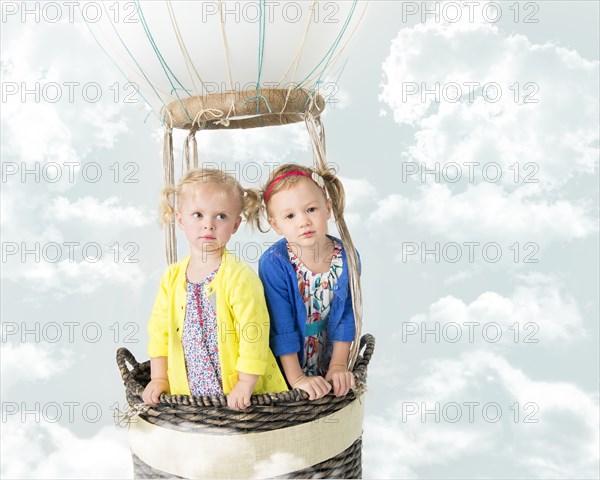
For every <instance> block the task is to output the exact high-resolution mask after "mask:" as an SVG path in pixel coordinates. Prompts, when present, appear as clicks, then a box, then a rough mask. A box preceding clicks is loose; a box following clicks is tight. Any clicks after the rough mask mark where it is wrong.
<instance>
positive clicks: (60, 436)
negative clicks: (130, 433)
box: [0, 414, 133, 479]
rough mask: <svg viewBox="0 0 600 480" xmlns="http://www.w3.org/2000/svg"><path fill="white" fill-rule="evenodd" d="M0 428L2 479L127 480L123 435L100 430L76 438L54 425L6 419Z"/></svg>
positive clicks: (126, 449) (110, 429) (128, 464)
mask: <svg viewBox="0 0 600 480" xmlns="http://www.w3.org/2000/svg"><path fill="white" fill-rule="evenodd" d="M8 418H9V421H7V422H3V426H2V450H1V454H0V455H1V457H2V462H1V464H2V471H1V473H2V477H3V478H15V479H17V478H18V479H37V478H47V479H65V478H73V479H84V478H90V479H99V478H115V479H117V478H120V479H122V478H131V477H132V475H133V472H132V462H131V456H130V453H129V447H128V445H127V435H126V433H127V431H126V430H125V429H119V428H117V427H114V426H108V427H103V428H102V429H100V430H99V431H98V432H97V433H96V434H95V435H94V436H92V437H90V438H80V437H78V436H76V435H74V434H73V433H72V432H71V431H69V430H68V429H67V428H65V427H63V426H62V425H60V424H58V423H49V422H46V421H43V422H41V423H34V422H21V421H20V420H21V418H20V416H19V415H18V414H17V415H15V416H10V417H8Z"/></svg>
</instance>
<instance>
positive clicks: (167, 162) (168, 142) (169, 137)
mask: <svg viewBox="0 0 600 480" xmlns="http://www.w3.org/2000/svg"><path fill="white" fill-rule="evenodd" d="M163 171H164V178H165V187H169V188H173V187H174V186H175V162H174V159H173V129H172V128H171V127H170V126H169V125H165V131H164V139H163ZM173 195H174V194H173ZM165 244H166V245H165V247H166V255H167V263H168V264H169V265H171V264H172V263H175V262H176V261H177V237H176V236H175V221H172V222H170V223H169V224H168V225H167V229H166V231H165Z"/></svg>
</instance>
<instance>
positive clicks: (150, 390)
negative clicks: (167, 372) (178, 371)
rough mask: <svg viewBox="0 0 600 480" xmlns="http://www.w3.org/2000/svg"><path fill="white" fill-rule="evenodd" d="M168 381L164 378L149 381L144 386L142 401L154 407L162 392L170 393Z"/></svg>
mask: <svg viewBox="0 0 600 480" xmlns="http://www.w3.org/2000/svg"><path fill="white" fill-rule="evenodd" d="M170 391H171V389H170V388H169V381H168V380H166V379H164V378H155V379H154V380H150V383H149V384H148V385H146V388H145V389H144V393H142V400H143V401H144V402H145V403H148V404H150V405H156V404H157V403H158V401H159V400H158V398H159V397H160V394H161V393H163V392H166V393H170Z"/></svg>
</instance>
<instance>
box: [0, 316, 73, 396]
mask: <svg viewBox="0 0 600 480" xmlns="http://www.w3.org/2000/svg"><path fill="white" fill-rule="evenodd" d="M22 325H23V324H16V323H15V322H6V321H5V322H3V325H2V332H3V337H2V346H1V347H0V348H1V350H2V363H1V364H0V367H1V372H2V375H1V377H2V389H1V391H2V397H3V398H5V397H6V396H7V394H8V393H9V391H10V389H11V388H12V387H13V386H14V385H16V384H18V383H21V382H25V383H32V382H39V381H41V380H47V379H49V378H50V377H53V376H56V375H59V374H61V373H63V372H64V371H65V370H66V369H68V368H69V367H70V366H71V365H72V364H73V360H72V353H71V352H70V351H68V350H64V349H58V348H51V347H50V346H48V345H44V344H31V343H19V344H16V345H13V344H11V343H5V342H9V341H10V340H11V338H12V337H16V338H17V339H19V337H20V332H21V329H22Z"/></svg>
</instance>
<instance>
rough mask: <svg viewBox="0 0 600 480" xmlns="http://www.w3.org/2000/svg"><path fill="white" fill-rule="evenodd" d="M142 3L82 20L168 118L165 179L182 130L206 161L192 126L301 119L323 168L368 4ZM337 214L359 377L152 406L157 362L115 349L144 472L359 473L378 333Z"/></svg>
mask: <svg viewBox="0 0 600 480" xmlns="http://www.w3.org/2000/svg"><path fill="white" fill-rule="evenodd" d="M81 3H82V8H85V2H81ZM129 3H130V2H129ZM133 5H134V6H135V12H133V13H134V14H131V15H129V21H127V18H124V17H123V16H122V17H121V18H120V19H119V20H120V21H115V20H116V18H115V15H114V14H111V12H109V11H108V9H107V6H106V4H104V3H102V8H104V9H105V12H106V14H105V15H102V16H100V18H99V19H95V21H93V22H89V21H88V22H86V24H87V26H88V27H89V31H90V34H91V35H92V36H93V37H94V38H95V39H96V41H97V42H98V44H99V46H100V47H101V48H102V49H103V50H104V51H105V52H106V54H107V55H109V56H110V58H111V59H112V60H113V61H114V63H115V66H116V68H118V69H119V70H120V71H121V72H122V73H123V75H124V76H125V77H126V78H127V79H128V80H129V81H130V82H133V83H135V84H136V85H138V87H139V95H140V96H141V98H143V100H144V101H145V103H146V105H147V108H148V110H149V112H150V113H151V114H152V115H154V117H155V118H156V119H157V120H158V121H160V122H161V123H162V124H163V126H164V148H163V167H164V176H165V186H173V185H174V183H175V167H174V158H173V139H172V138H173V137H172V132H173V129H174V128H177V129H185V130H187V131H189V134H188V135H187V137H186V139H185V145H184V165H185V168H186V169H188V168H191V167H196V166H198V163H199V156H198V151H197V144H196V140H195V135H196V133H197V132H201V131H203V130H209V129H237V128H261V127H269V126H277V125H286V124H290V123H296V122H304V123H305V124H306V127H307V131H308V135H309V137H310V139H311V144H312V147H313V161H314V164H315V166H316V167H319V168H323V169H325V168H326V167H327V161H326V149H325V133H324V127H323V124H322V122H321V118H320V117H321V114H322V112H323V110H324V108H325V100H324V98H323V95H322V93H323V90H324V86H325V85H327V82H331V81H335V77H336V76H337V75H338V74H339V72H340V71H341V69H342V67H343V62H342V60H344V58H345V56H344V54H345V52H346V47H347V46H348V45H349V43H350V40H351V39H352V37H353V35H354V33H355V32H356V30H357V28H358V27H359V25H360V21H361V19H362V17H363V15H364V13H365V11H366V7H367V2H365V1H360V2H359V1H358V0H342V1H330V0H300V1H288V0H285V1H271V0H257V1H239V0H217V1H214V0H213V1H204V0H202V1H195V2H191V1H169V0H167V1H143V2H140V1H135V2H134V4H133ZM335 221H336V224H337V227H338V230H339V232H340V236H341V238H342V241H343V243H344V245H346V251H347V252H348V254H347V258H348V265H349V273H350V286H351V293H352V298H353V303H354V312H355V320H356V324H357V325H356V327H357V328H356V335H357V336H356V338H355V341H354V342H353V347H352V350H351V354H350V364H349V370H350V371H352V372H353V373H354V375H355V380H356V383H357V389H356V390H355V391H351V392H349V393H348V395H346V396H345V397H340V398H336V397H334V396H333V395H331V394H329V395H327V396H325V397H323V398H321V399H319V400H317V401H311V402H309V401H308V395H307V394H306V393H305V392H303V391H301V390H292V391H288V392H283V393H279V394H265V395H254V396H253V397H252V406H251V408H250V409H249V410H245V411H232V410H229V409H227V402H226V399H225V397H214V396H213V397H194V396H187V395H167V394H162V395H161V403H159V404H157V405H154V406H150V405H147V404H143V402H142V400H141V395H142V392H143V389H144V386H145V385H146V383H147V382H148V381H149V377H150V365H149V362H143V363H138V362H137V360H136V359H135V358H134V356H133V355H132V354H131V352H129V351H128V350H127V349H124V348H120V349H119V350H118V352H117V363H118V365H119V369H120V371H121V375H122V377H123V381H124V383H125V386H126V395H127V401H128V404H129V410H128V412H127V414H126V415H125V418H126V419H127V420H128V422H129V429H130V447H131V450H132V456H133V459H134V471H135V476H136V478H165V477H169V478H206V477H211V478H235V477H238V478H243V477H255V478H258V477H260V476H261V475H262V476H268V477H273V476H289V477H302V478H310V477H319V478H322V477H328V478H342V477H343V478H359V477H360V476H361V473H362V470H361V468H362V467H361V435H362V418H363V403H362V401H361V395H362V393H363V392H364V390H365V386H366V383H365V381H366V372H367V366H368V364H369V360H370V358H371V355H372V353H373V348H374V338H373V337H372V336H371V335H365V336H363V337H362V338H361V336H360V335H361V333H360V332H361V323H362V321H361V312H362V297H361V291H360V281H359V275H358V259H357V255H356V253H355V252H356V250H355V248H354V246H353V243H352V239H351V237H350V234H349V232H348V229H347V227H346V223H345V221H344V219H343V217H339V218H338V216H337V215H336V218H335ZM166 246H167V261H168V263H173V262H175V261H176V243H175V226H174V224H173V225H171V226H170V228H168V229H167V235H166ZM309 434H310V437H308V435H309ZM315 435H316V437H315ZM299 444H301V445H302V448H301V449H300V450H298V448H297V445H299ZM199 452H201V453H202V454H199ZM232 452H239V455H238V457H237V460H236V461H235V462H233V461H231V460H229V458H230V457H231V453H232ZM273 452H277V453H276V454H275V455H273ZM261 472H262V473H261Z"/></svg>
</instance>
